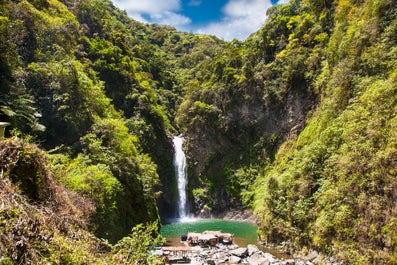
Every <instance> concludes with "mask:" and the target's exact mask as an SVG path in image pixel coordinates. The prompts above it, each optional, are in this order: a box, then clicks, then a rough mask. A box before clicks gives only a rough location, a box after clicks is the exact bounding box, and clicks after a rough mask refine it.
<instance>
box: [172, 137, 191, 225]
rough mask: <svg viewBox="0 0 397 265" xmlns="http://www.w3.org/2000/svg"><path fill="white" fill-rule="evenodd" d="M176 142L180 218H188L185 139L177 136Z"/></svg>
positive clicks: (174, 140) (175, 156)
mask: <svg viewBox="0 0 397 265" xmlns="http://www.w3.org/2000/svg"><path fill="white" fill-rule="evenodd" d="M172 141H173V142H174V150H175V154H174V167H175V175H176V178H177V182H178V215H179V216H178V217H179V218H186V217H187V216H188V209H187V192H186V188H187V173H186V156H185V153H184V152H183V142H184V139H183V137H181V136H175V137H174V139H173V140H172Z"/></svg>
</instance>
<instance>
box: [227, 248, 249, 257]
mask: <svg viewBox="0 0 397 265" xmlns="http://www.w3.org/2000/svg"><path fill="white" fill-rule="evenodd" d="M230 254H232V255H233V256H237V257H240V258H244V257H246V256H247V255H248V249H247V248H236V249H234V250H232V251H230Z"/></svg>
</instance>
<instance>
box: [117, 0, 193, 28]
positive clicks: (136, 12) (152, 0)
mask: <svg viewBox="0 0 397 265" xmlns="http://www.w3.org/2000/svg"><path fill="white" fill-rule="evenodd" d="M113 1H114V3H115V5H116V6H118V7H120V8H121V9H124V10H126V11H127V13H128V15H129V16H130V17H132V18H134V19H136V20H138V21H141V22H144V23H157V24H167V25H172V26H174V27H177V28H183V27H184V26H186V25H188V24H190V23H191V22H192V21H191V19H190V18H188V17H186V16H184V15H181V14H179V13H178V12H177V11H179V10H180V9H181V0H167V1H164V0H113Z"/></svg>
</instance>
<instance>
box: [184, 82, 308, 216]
mask: <svg viewBox="0 0 397 265" xmlns="http://www.w3.org/2000/svg"><path fill="white" fill-rule="evenodd" d="M245 96H246V95H245ZM255 96H256V97H255V98H253V99H249V100H247V101H243V102H235V105H234V106H233V108H232V109H225V110H224V112H221V114H219V115H221V116H222V117H221V118H220V119H222V120H220V119H219V117H218V119H217V120H216V123H217V125H216V126H214V125H212V124H211V123H209V124H208V123H206V121H205V120H201V118H196V119H197V120H195V121H194V122H193V123H192V126H191V127H189V129H188V130H187V131H186V135H187V136H188V141H187V145H186V148H187V150H188V156H189V160H188V164H189V183H190V184H189V185H190V187H191V188H193V189H195V188H200V187H203V186H204V187H206V188H207V187H208V184H210V187H211V189H210V190H208V191H206V192H208V193H206V194H207V195H208V196H192V197H191V199H192V202H193V205H192V206H193V209H195V212H196V213H197V214H199V213H200V212H202V211H203V207H204V208H208V207H209V208H210V209H211V211H212V214H215V215H216V214H221V213H222V212H224V211H227V210H230V209H236V208H241V207H242V202H241V199H240V198H239V196H240V195H239V194H236V193H235V192H230V189H229V187H228V185H233V184H232V183H230V182H231V181H234V180H230V179H228V176H227V175H228V174H229V175H230V174H231V171H233V170H236V169H238V168H239V167H243V166H244V165H247V164H250V163H263V162H264V161H271V160H272V159H273V157H274V150H276V149H277V147H278V145H279V144H280V143H281V142H282V141H284V140H285V139H287V138H288V137H291V136H296V135H297V134H298V133H299V132H300V131H301V130H302V128H303V127H304V125H305V122H306V119H307V114H308V112H309V111H310V110H311V109H312V108H313V106H314V104H315V101H314V99H313V96H311V95H309V94H308V93H307V92H306V91H305V90H298V91H291V92H290V93H289V94H288V95H286V96H285V98H284V99H283V101H282V102H278V103H277V104H276V105H273V106H266V104H265V102H264V101H263V100H262V98H261V97H258V95H255ZM219 124H221V126H219ZM229 181H230V182H229ZM204 189H205V188H204ZM192 192H194V191H192ZM204 197H206V199H204ZM204 212H206V211H204ZM207 214H208V213H207Z"/></svg>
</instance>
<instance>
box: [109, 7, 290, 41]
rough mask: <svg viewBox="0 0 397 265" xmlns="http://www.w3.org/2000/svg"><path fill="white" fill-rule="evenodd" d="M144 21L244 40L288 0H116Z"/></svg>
mask: <svg viewBox="0 0 397 265" xmlns="http://www.w3.org/2000/svg"><path fill="white" fill-rule="evenodd" d="M113 2H114V4H115V5H116V6H117V7H119V8H121V9H123V10H126V11H127V13H128V15H129V16H130V17H132V18H134V19H136V20H138V21H141V22H144V23H157V24H167V25H171V26H174V27H175V28H177V29H178V30H180V31H189V32H194V33H205V34H211V35H215V36H218V37H220V38H223V39H225V40H233V39H235V38H236V39H239V40H245V39H246V38H247V37H248V36H249V35H250V34H251V33H253V32H255V31H257V30H258V29H259V28H260V27H261V26H262V24H263V23H264V21H265V19H266V10H267V9H268V8H269V7H270V6H272V5H273V4H276V3H277V2H278V3H279V4H282V3H286V2H288V0H113Z"/></svg>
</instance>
